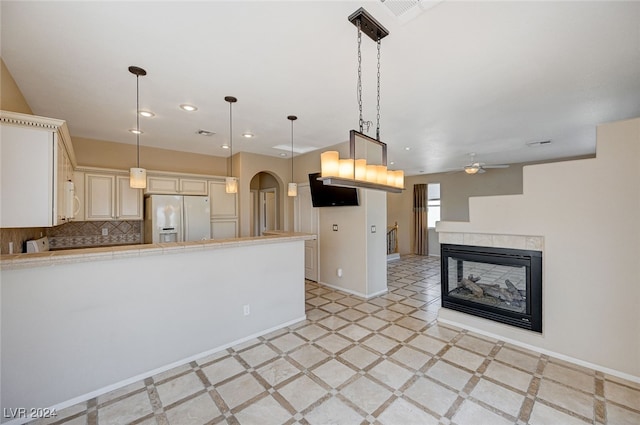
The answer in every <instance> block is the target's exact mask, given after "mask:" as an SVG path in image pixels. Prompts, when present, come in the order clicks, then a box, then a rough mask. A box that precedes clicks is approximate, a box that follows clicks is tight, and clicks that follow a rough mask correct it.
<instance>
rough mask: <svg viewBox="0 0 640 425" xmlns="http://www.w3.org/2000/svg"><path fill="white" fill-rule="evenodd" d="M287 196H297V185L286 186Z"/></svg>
mask: <svg viewBox="0 0 640 425" xmlns="http://www.w3.org/2000/svg"><path fill="white" fill-rule="evenodd" d="M287 196H298V184H297V183H289V185H288V186H287Z"/></svg>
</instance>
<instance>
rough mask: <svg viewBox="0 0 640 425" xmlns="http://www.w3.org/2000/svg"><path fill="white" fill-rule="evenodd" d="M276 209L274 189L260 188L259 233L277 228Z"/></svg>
mask: <svg viewBox="0 0 640 425" xmlns="http://www.w3.org/2000/svg"><path fill="white" fill-rule="evenodd" d="M277 223H278V210H277V200H276V189H275V188H269V189H262V190H260V234H261V235H262V234H263V233H264V232H266V231H269V230H278V224H277Z"/></svg>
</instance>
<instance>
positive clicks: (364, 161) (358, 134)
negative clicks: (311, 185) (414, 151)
mask: <svg viewBox="0 0 640 425" xmlns="http://www.w3.org/2000/svg"><path fill="white" fill-rule="evenodd" d="M349 21H350V22H351V23H352V24H354V25H355V26H356V28H357V37H358V82H357V99H358V110H359V120H358V125H359V129H360V131H356V130H351V132H350V134H349V158H347V159H340V155H339V153H338V152H337V151H327V152H323V153H322V154H321V155H320V163H321V168H322V170H321V177H320V178H319V180H322V181H323V183H324V184H326V185H331V186H344V187H362V188H366V189H377V190H384V191H387V192H393V193H400V192H402V190H404V171H402V170H395V171H394V170H388V169H387V145H386V143H383V142H381V141H380V46H381V40H382V39H383V38H384V37H386V36H387V35H389V31H387V30H386V29H385V28H384V27H383V26H382V25H380V23H379V22H378V21H376V20H375V19H374V18H373V17H372V16H371V15H369V13H367V11H366V10H364V9H363V8H360V9H358V10H356V11H355V12H354V13H353V14H351V16H349ZM363 32H364V33H365V35H367V36H368V37H369V38H371V39H372V40H373V41H375V42H376V45H377V50H378V55H377V59H378V74H377V77H378V81H377V111H376V138H375V139H373V138H371V137H369V136H367V135H366V134H364V128H365V127H366V128H367V131H368V130H369V127H370V126H371V124H372V123H371V122H370V121H365V120H364V119H363V118H362V54H361V50H360V47H361V43H362V33H363ZM356 145H360V146H367V147H366V148H364V149H361V150H364V152H360V153H359V154H358V155H360V156H364V158H358V157H357V156H356ZM372 152H373V155H374V156H376V157H375V158H373V161H374V162H373V163H368V162H369V161H370V160H371V159H372V158H370V156H371V155H370V154H371V153H372Z"/></svg>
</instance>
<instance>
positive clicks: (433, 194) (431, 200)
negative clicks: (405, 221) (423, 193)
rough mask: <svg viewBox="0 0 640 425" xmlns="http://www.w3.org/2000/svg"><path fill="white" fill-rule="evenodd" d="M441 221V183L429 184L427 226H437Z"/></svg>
mask: <svg viewBox="0 0 640 425" xmlns="http://www.w3.org/2000/svg"><path fill="white" fill-rule="evenodd" d="M438 221H440V183H429V184H427V227H429V228H433V227H436V222H438Z"/></svg>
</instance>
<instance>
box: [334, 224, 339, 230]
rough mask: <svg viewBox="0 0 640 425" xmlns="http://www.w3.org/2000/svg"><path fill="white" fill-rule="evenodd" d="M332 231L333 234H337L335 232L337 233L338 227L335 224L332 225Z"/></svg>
mask: <svg viewBox="0 0 640 425" xmlns="http://www.w3.org/2000/svg"><path fill="white" fill-rule="evenodd" d="M333 231H334V232H337V231H338V225H337V224H334V225H333Z"/></svg>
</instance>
